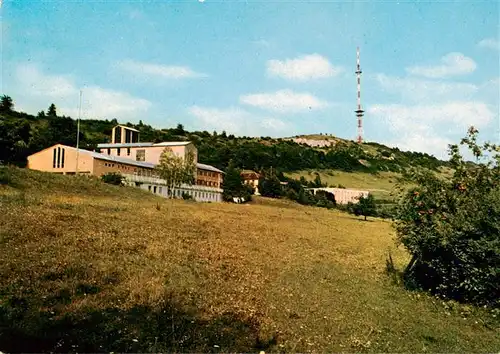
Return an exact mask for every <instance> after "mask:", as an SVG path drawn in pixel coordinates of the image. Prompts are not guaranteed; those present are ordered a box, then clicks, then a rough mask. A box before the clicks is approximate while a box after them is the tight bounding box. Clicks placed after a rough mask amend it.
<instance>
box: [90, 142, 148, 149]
mask: <svg viewBox="0 0 500 354" xmlns="http://www.w3.org/2000/svg"><path fill="white" fill-rule="evenodd" d="M146 146H153V143H123V144H113V143H103V144H97V147H98V148H104V149H106V148H118V147H146Z"/></svg>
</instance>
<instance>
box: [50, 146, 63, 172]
mask: <svg viewBox="0 0 500 354" xmlns="http://www.w3.org/2000/svg"><path fill="white" fill-rule="evenodd" d="M64 152H65V149H64V148H61V147H60V146H59V147H57V148H54V154H53V157H52V168H64Z"/></svg>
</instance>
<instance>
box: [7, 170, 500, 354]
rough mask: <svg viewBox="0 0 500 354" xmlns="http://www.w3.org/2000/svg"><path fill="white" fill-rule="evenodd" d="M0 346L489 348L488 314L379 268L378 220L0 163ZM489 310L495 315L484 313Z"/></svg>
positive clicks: (398, 255)
mask: <svg viewBox="0 0 500 354" xmlns="http://www.w3.org/2000/svg"><path fill="white" fill-rule="evenodd" d="M0 182H1V183H0V225H2V227H1V229H0V254H2V256H3V257H2V262H1V263H0V350H2V351H6V352H12V351H30V350H31V351H36V352H49V351H53V352H75V351H78V352H102V351H115V352H116V351H120V352H141V351H149V352H159V351H169V352H171V351H178V352H219V351H226V352H227V351H234V352H250V351H256V350H260V349H263V350H266V351H268V350H270V351H278V350H279V351H284V352H306V351H308V352H309V351H321V352H340V351H342V352H344V351H347V352H416V351H419V352H424V351H429V352H445V351H446V352H494V351H497V350H498V348H499V347H500V337H498V335H497V334H498V331H499V330H500V323H499V322H498V318H495V317H494V316H493V315H492V314H491V313H487V312H486V310H485V309H480V308H475V307H471V306H462V305H458V304H456V303H452V302H447V303H443V302H442V301H440V300H437V299H435V298H432V297H429V296H427V295H425V294H422V293H418V292H409V291H407V290H404V289H403V288H402V287H401V285H399V284H397V279H398V278H397V277H394V278H391V277H389V276H388V275H387V274H386V270H385V269H386V260H387V255H388V253H387V252H388V251H389V250H390V252H391V254H392V258H393V260H394V263H395V265H396V267H397V268H400V267H401V266H402V265H403V264H405V263H406V261H407V259H408V256H407V255H406V254H405V252H404V251H403V250H402V249H400V248H396V247H395V246H394V241H393V236H392V229H391V226H390V223H388V222H386V221H382V220H376V219H375V220H374V221H372V222H363V221H360V219H357V218H356V217H354V216H350V215H347V214H344V213H341V212H339V211H336V210H326V209H320V208H312V207H304V206H300V205H298V204H294V203H288V202H286V201H281V200H268V199H256V200H255V202H254V203H253V204H250V205H235V204H196V203H193V202H188V201H181V200H166V199H162V198H159V197H155V196H153V195H152V194H148V193H146V192H143V191H141V190H138V189H133V188H128V187H116V186H109V185H104V184H103V183H101V182H99V181H98V180H96V179H94V178H88V177H82V176H59V175H50V174H46V173H41V172H36V171H29V170H25V169H19V168H5V167H0ZM497 315H498V314H497Z"/></svg>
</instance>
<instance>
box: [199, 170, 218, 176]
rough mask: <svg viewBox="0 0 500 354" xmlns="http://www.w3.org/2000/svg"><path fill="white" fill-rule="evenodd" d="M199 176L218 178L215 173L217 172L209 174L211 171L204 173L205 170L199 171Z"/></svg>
mask: <svg viewBox="0 0 500 354" xmlns="http://www.w3.org/2000/svg"><path fill="white" fill-rule="evenodd" d="M198 174H199V175H200V176H209V177H217V173H215V172H209V171H203V170H199V172H198Z"/></svg>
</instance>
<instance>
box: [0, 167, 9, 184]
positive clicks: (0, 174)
mask: <svg viewBox="0 0 500 354" xmlns="http://www.w3.org/2000/svg"><path fill="white" fill-rule="evenodd" d="M11 183H12V175H11V173H10V170H9V169H8V168H7V167H2V166H0V185H1V184H11Z"/></svg>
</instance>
